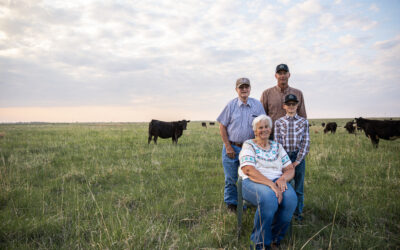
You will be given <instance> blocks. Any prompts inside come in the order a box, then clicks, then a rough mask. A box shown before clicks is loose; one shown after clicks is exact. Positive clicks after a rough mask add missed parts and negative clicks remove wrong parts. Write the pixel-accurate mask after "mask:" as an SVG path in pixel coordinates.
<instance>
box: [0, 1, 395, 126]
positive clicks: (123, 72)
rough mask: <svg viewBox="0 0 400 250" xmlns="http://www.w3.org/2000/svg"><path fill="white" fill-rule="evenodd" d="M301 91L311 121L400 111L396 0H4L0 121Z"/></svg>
mask: <svg viewBox="0 0 400 250" xmlns="http://www.w3.org/2000/svg"><path fill="white" fill-rule="evenodd" d="M282 62H283V63H287V64H288V65H289V68H290V71H291V78H290V81H289V84H290V85H291V86H292V87H295V88H299V89H301V90H302V91H303V94H304V97H305V100H306V108H307V112H308V115H309V118H327V117H332V118H337V117H358V116H366V117H376V116H379V117H382V116H385V117H394V116H397V117H399V116H400V100H399V99H400V70H399V68H400V1H398V0H392V1H389V0H383V1H377V0H376V1H368V0H363V1H361V0H360V1H350V0H336V1H322V0H307V1H294V0H276V1H275V0H272V1H267V0H254V1H233V0H230V1H228V0H222V1H220V0H205V1H197V0H187V1H185V0H183V1H175V0H165V1H159V0H155V1H151V0H149V1H147V0H143V1H132V0H129V1H128V0H127V1H124V0H120V1H111V0H110V1H108V0H97V1H89V0H85V1H82V0H69V1H65V0H60V1H58V0H0V122H18V121H48V122H76V121H80V122H86V121H93V122H100V121H104V122H109V121H115V122H118V121H125V122H128V121H131V122H134V121H149V120H150V119H152V118H156V119H163V120H177V119H191V120H215V119H216V117H217V116H218V114H219V113H220V112H221V110H222V109H223V107H224V106H225V105H226V103H227V102H228V101H229V100H230V99H232V98H234V97H235V95H236V92H235V89H234V87H235V85H234V84H235V81H236V79H237V78H239V77H248V78H249V79H250V81H251V84H252V92H251V96H252V97H254V98H256V99H259V98H260V96H261V93H262V91H263V90H264V89H266V88H269V87H272V86H274V85H276V80H275V78H274V69H275V67H276V65H277V64H279V63H282Z"/></svg>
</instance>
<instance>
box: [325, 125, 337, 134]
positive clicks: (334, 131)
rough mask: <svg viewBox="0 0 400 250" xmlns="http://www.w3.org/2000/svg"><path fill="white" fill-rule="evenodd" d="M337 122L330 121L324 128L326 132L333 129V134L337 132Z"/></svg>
mask: <svg viewBox="0 0 400 250" xmlns="http://www.w3.org/2000/svg"><path fill="white" fill-rule="evenodd" d="M336 128H337V124H336V122H328V123H327V124H326V126H325V129H324V134H326V133H328V132H329V131H331V133H332V134H334V133H336Z"/></svg>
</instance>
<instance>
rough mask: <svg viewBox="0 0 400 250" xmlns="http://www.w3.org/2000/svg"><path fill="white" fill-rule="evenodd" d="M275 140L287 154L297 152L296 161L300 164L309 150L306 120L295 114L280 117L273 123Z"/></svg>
mask: <svg viewBox="0 0 400 250" xmlns="http://www.w3.org/2000/svg"><path fill="white" fill-rule="evenodd" d="M275 140H276V141H277V142H279V143H280V144H282V145H283V148H284V149H285V150H286V151H287V152H298V153H297V158H296V161H297V162H299V163H300V162H301V161H302V160H303V159H304V158H305V157H306V155H307V154H308V152H309V150H310V133H309V130H308V120H307V119H305V118H303V117H301V116H299V115H297V114H296V115H295V116H294V117H290V116H288V115H286V116H284V117H281V118H280V119H278V120H277V121H276V122H275Z"/></svg>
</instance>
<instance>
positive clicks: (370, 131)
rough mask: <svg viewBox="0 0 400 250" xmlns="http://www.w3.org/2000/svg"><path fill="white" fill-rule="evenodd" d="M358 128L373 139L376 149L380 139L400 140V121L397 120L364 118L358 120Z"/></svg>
mask: <svg viewBox="0 0 400 250" xmlns="http://www.w3.org/2000/svg"><path fill="white" fill-rule="evenodd" d="M356 123H357V127H360V128H362V129H363V130H364V132H365V136H366V137H369V138H370V139H371V142H372V145H374V146H375V147H376V148H377V147H378V144H379V138H380V139H384V140H395V139H397V138H400V121H395V120H386V121H380V120H369V119H364V118H362V117H360V118H356Z"/></svg>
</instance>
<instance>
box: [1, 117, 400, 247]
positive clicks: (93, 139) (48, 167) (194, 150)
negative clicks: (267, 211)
mask: <svg viewBox="0 0 400 250" xmlns="http://www.w3.org/2000/svg"><path fill="white" fill-rule="evenodd" d="M311 122H314V124H316V125H315V126H312V127H311V128H310V132H311V140H312V143H311V151H310V154H309V156H308V157H307V163H306V164H307V165H306V180H305V210H304V214H305V220H304V222H303V223H301V224H298V223H293V227H292V233H291V235H290V236H291V237H287V238H286V239H285V241H284V242H283V248H284V249H301V248H303V249H328V248H332V249H369V248H372V249H382V248H386V249H393V248H394V249H396V248H400V201H399V191H400V170H399V168H400V154H399V152H400V140H398V141H381V142H380V145H379V148H378V149H375V148H374V147H373V146H372V144H371V142H370V141H369V139H368V138H366V137H365V135H364V134H358V135H357V136H354V135H349V134H347V132H345V130H344V128H342V127H343V125H344V122H345V121H344V120H339V121H338V122H339V125H340V128H338V131H337V133H336V134H335V135H333V134H323V132H322V130H323V128H322V127H321V126H320V121H318V120H315V121H311ZM342 124H343V125H342ZM0 132H5V137H4V138H3V139H0V222H1V223H0V248H1V249H107V248H108V249H202V248H225V249H248V247H249V245H250V241H249V236H250V233H251V229H252V226H253V225H252V224H253V213H254V211H252V210H249V211H247V212H246V213H245V216H244V222H243V223H244V224H243V225H244V228H243V235H242V236H241V238H240V240H239V241H237V240H236V217H235V215H233V214H229V213H228V212H227V211H226V209H225V205H224V203H223V187H224V173H223V169H222V165H221V148H222V142H221V139H220V136H219V131H218V126H209V127H208V128H207V129H206V128H203V127H201V124H200V123H199V122H191V123H189V124H188V130H186V131H184V134H183V136H182V137H181V138H180V139H179V142H178V145H172V142H171V140H170V139H169V140H163V139H159V140H158V145H154V144H153V143H152V144H150V145H147V124H146V123H135V124H133V123H132V124H48V125H46V124H43V125H42V124H37V125H4V124H3V125H0Z"/></svg>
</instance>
